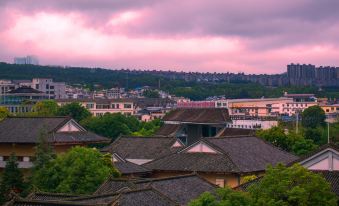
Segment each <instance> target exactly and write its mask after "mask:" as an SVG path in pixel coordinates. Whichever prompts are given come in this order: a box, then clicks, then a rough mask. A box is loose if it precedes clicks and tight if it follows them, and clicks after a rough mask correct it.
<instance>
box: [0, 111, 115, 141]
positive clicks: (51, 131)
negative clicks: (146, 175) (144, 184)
mask: <svg viewBox="0 0 339 206" xmlns="http://www.w3.org/2000/svg"><path fill="white" fill-rule="evenodd" d="M67 123H71V124H72V125H73V126H76V127H77V128H79V129H81V131H60V129H61V128H63V127H64V126H65V124H67ZM43 132H44V133H46V134H47V136H48V140H49V141H50V142H52V143H54V144H61V143H67V144H78V143H98V142H109V141H110V140H109V139H107V138H104V137H101V136H99V135H96V134H93V133H91V132H87V131H86V130H85V129H83V128H82V127H81V126H80V125H79V124H77V123H76V122H75V121H74V120H72V119H71V118H70V117H9V118H6V119H5V120H3V121H2V122H0V143H19V144H20V143H28V144H36V143H38V137H39V136H40V135H41V133H43Z"/></svg>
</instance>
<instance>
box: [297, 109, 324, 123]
mask: <svg viewBox="0 0 339 206" xmlns="http://www.w3.org/2000/svg"><path fill="white" fill-rule="evenodd" d="M325 119H326V116H325V112H324V110H323V109H322V108H321V107H319V106H317V105H316V106H312V107H309V108H307V109H305V110H304V111H303V113H302V121H301V124H302V126H303V127H305V128H316V127H318V126H323V125H324V123H325Z"/></svg>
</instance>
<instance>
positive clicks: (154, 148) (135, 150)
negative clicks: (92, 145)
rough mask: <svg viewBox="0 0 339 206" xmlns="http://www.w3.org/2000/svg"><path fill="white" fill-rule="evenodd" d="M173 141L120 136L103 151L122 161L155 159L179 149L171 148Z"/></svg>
mask: <svg viewBox="0 0 339 206" xmlns="http://www.w3.org/2000/svg"><path fill="white" fill-rule="evenodd" d="M175 141H176V138H174V137H156V136H154V137H136V136H121V137H119V138H117V139H116V140H115V141H114V142H113V143H112V144H111V145H110V146H108V147H106V148H104V150H103V151H108V152H110V153H112V154H114V153H116V154H118V155H119V156H120V157H122V158H123V159H126V158H127V159H128V158H130V159H156V158H160V157H163V156H166V155H168V154H171V153H173V152H175V151H178V150H179V149H181V147H176V148H172V147H171V146H172V145H173V144H174V143H175Z"/></svg>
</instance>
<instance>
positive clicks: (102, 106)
mask: <svg viewBox="0 0 339 206" xmlns="http://www.w3.org/2000/svg"><path fill="white" fill-rule="evenodd" d="M86 108H87V109H93V108H94V103H87V104H86ZM95 108H96V109H120V104H111V105H109V104H96V105H95ZM123 108H124V109H131V108H132V104H123Z"/></svg>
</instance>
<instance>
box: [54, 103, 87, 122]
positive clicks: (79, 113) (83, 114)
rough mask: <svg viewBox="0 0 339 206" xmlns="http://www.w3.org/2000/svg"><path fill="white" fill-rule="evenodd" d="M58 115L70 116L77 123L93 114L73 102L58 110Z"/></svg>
mask: <svg viewBox="0 0 339 206" xmlns="http://www.w3.org/2000/svg"><path fill="white" fill-rule="evenodd" d="M57 115H59V116H70V117H72V118H73V119H74V120H75V121H77V122H80V121H81V120H84V119H86V118H89V117H90V116H92V114H91V113H90V112H89V111H88V110H87V109H86V108H85V107H83V106H82V105H81V104H80V103H78V102H72V103H70V104H66V105H64V106H61V107H60V108H59V109H58V112H57Z"/></svg>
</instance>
